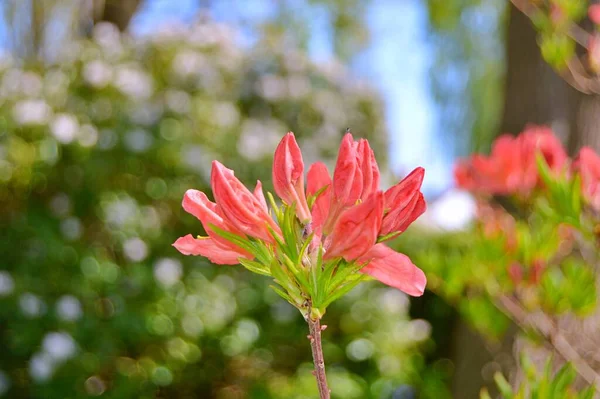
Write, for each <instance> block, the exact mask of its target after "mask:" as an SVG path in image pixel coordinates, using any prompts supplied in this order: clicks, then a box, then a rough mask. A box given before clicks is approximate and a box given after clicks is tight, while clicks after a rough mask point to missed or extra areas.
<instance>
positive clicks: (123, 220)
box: [103, 196, 139, 228]
mask: <svg viewBox="0 0 600 399" xmlns="http://www.w3.org/2000/svg"><path fill="white" fill-rule="evenodd" d="M103 205H104V206H103V208H104V217H105V220H106V221H107V222H108V223H109V224H111V225H113V226H115V227H119V228H122V227H124V226H125V225H127V224H129V223H132V222H134V221H135V220H136V218H137V216H138V213H139V212H138V205H137V202H136V201H135V200H134V199H133V198H131V197H129V196H125V197H123V198H118V199H116V198H115V199H113V200H111V201H108V202H106V203H105V204H103Z"/></svg>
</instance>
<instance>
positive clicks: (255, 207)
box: [210, 161, 281, 243]
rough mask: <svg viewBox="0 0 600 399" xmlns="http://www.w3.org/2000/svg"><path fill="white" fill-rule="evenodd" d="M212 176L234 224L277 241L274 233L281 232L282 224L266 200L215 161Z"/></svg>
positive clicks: (219, 200) (225, 212)
mask: <svg viewBox="0 0 600 399" xmlns="http://www.w3.org/2000/svg"><path fill="white" fill-rule="evenodd" d="M210 180H211V185H212V188H213V192H214V195H215V200H216V202H217V204H218V205H219V207H220V208H221V209H222V210H223V215H224V217H226V218H227V219H228V221H229V222H230V223H231V224H232V225H233V226H235V227H236V228H237V229H239V230H240V231H242V232H243V233H244V234H247V235H249V236H250V237H254V238H258V239H261V240H263V241H265V242H268V243H274V242H275V239H274V236H273V234H275V235H277V236H281V230H280V229H279V226H277V224H276V223H275V221H274V220H273V219H272V218H271V217H270V216H269V214H268V213H267V212H266V210H265V207H264V201H263V200H261V199H260V198H257V196H255V195H254V194H253V193H251V192H250V191H249V190H248V189H247V188H246V187H245V186H244V185H243V184H242V182H240V181H239V180H238V179H237V178H236V177H235V176H234V174H233V171H232V170H231V169H227V168H226V167H225V166H223V165H222V164H221V163H219V162H218V161H213V167H212V172H211V179H210ZM259 184H260V183H259ZM260 192H261V193H262V191H260ZM259 197H260V195H259Z"/></svg>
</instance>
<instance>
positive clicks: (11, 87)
mask: <svg viewBox="0 0 600 399" xmlns="http://www.w3.org/2000/svg"><path fill="white" fill-rule="evenodd" d="M22 74H23V71H21V70H20V69H18V68H11V69H9V70H8V71H6V72H4V76H3V77H2V82H1V83H0V96H2V97H6V98H10V97H11V96H14V95H15V94H18V93H19V91H20V88H21V75H22Z"/></svg>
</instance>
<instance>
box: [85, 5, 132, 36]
mask: <svg viewBox="0 0 600 399" xmlns="http://www.w3.org/2000/svg"><path fill="white" fill-rule="evenodd" d="M140 3H141V0H93V7H94V10H93V13H94V24H97V23H98V22H110V23H113V24H115V25H116V26H117V27H118V28H119V30H120V31H124V30H126V29H127V27H128V26H129V22H130V21H131V18H132V17H133V15H134V14H135V12H136V10H137V9H138V7H139V5H140Z"/></svg>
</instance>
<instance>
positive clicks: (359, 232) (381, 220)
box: [307, 134, 426, 295]
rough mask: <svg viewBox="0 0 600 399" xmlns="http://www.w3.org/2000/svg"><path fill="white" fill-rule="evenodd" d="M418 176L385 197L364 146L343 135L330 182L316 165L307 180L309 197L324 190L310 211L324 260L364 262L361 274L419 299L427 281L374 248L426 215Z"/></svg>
mask: <svg viewBox="0 0 600 399" xmlns="http://www.w3.org/2000/svg"><path fill="white" fill-rule="evenodd" d="M423 176H424V170H423V169H422V168H417V169H415V170H414V171H413V172H412V173H411V174H409V175H408V176H407V177H406V178H405V179H403V180H402V181H401V182H400V183H398V184H397V185H395V186H394V187H392V188H390V189H389V190H388V191H387V192H386V193H385V194H384V193H383V192H382V191H380V190H379V168H378V167H377V163H376V162H375V157H374V154H373V151H372V150H371V148H370V146H369V144H368V142H367V141H366V140H359V141H354V139H353V138H352V135H351V134H346V135H345V136H344V139H343V140H342V144H341V146H340V150H339V155H338V159H337V163H336V168H335V170H334V172H333V181H332V180H331V178H330V177H329V173H328V171H327V168H326V167H325V165H323V164H321V163H316V164H314V165H313V166H312V167H311V168H310V170H309V172H308V176H307V179H308V182H307V192H308V195H309V196H313V195H315V193H317V192H319V190H321V189H323V191H322V193H321V194H320V195H319V197H317V199H316V201H315V203H314V204H313V206H312V209H311V211H312V227H313V229H314V231H315V239H316V240H321V239H322V246H323V250H324V259H326V260H329V259H335V258H340V257H341V258H343V259H345V260H346V261H347V262H367V263H368V265H367V266H365V268H363V269H362V270H361V271H362V272H364V273H367V274H370V275H372V276H373V277H375V278H377V279H379V280H380V281H382V282H383V283H385V284H388V285H392V286H394V287H396V288H400V289H401V290H403V291H405V292H406V293H408V294H410V295H421V294H422V293H423V289H424V287H425V282H426V280H425V276H424V274H423V272H422V271H421V270H419V269H417V268H416V267H415V266H414V265H413V264H412V263H411V262H410V260H409V259H408V257H406V255H402V254H399V253H396V252H394V251H392V250H391V249H389V248H387V247H385V246H384V245H383V244H377V239H378V238H379V237H381V236H383V235H387V234H389V233H392V232H397V233H401V232H403V231H404V230H406V228H407V227H408V226H409V225H410V224H411V223H412V222H413V221H414V220H415V219H416V218H417V217H419V216H420V215H421V214H422V213H423V212H424V211H425V208H426V205H425V200H424V198H423V194H422V193H421V191H420V188H421V183H422V182H423ZM311 247H314V245H311ZM407 278H408V279H409V280H407V281H404V279H407Z"/></svg>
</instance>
